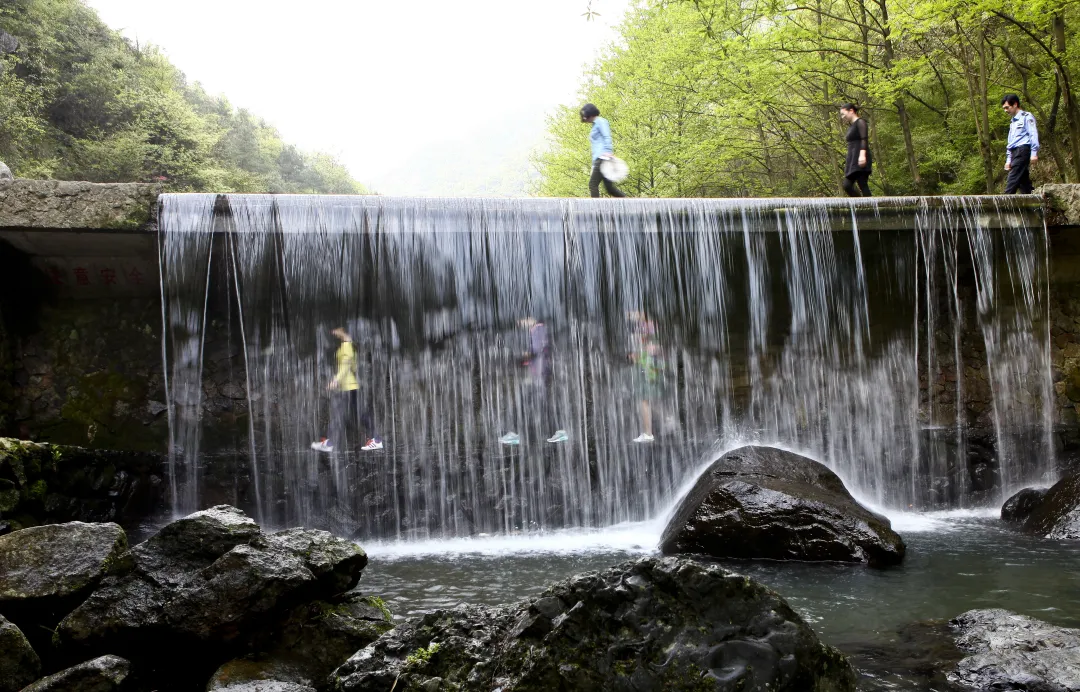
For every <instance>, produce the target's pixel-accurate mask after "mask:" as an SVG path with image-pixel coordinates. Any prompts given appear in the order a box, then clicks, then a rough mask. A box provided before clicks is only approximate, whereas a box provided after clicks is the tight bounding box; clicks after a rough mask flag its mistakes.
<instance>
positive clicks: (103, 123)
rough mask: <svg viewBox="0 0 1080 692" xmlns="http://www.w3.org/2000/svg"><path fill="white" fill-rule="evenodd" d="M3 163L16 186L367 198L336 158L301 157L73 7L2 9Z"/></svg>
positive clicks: (32, 0) (44, 0)
mask: <svg viewBox="0 0 1080 692" xmlns="http://www.w3.org/2000/svg"><path fill="white" fill-rule="evenodd" d="M177 11H182V10H181V9H180V8H179V6H178V10H177ZM0 160H3V161H5V162H6V163H7V164H8V165H9V166H11V168H12V169H13V170H14V172H15V174H16V175H17V176H19V177H24V178H58V179H63V180H90V181H96V182H120V181H138V182H152V181H159V182H162V183H164V184H165V185H166V186H167V187H168V188H169V189H172V190H177V191H215V192H318V193H362V192H363V191H364V190H363V188H362V187H361V186H360V185H359V184H358V183H357V182H356V181H354V180H353V179H352V178H351V177H350V175H349V172H348V171H347V170H346V169H345V168H344V166H342V165H341V164H339V163H338V162H337V161H335V160H334V159H333V158H332V157H330V156H327V155H325V154H318V153H307V152H302V151H299V150H298V149H297V148H296V147H294V146H292V145H290V144H286V143H285V142H283V141H282V140H281V136H280V135H279V134H278V132H277V130H275V129H274V128H273V127H271V126H270V125H268V124H266V123H265V122H264V121H263V120H261V119H260V118H259V117H257V116H255V115H253V114H251V113H249V112H247V111H245V110H243V109H236V108H233V106H231V105H230V104H229V102H228V101H227V100H226V99H225V98H224V97H223V96H213V95H210V94H207V93H206V92H205V91H203V89H202V88H201V87H200V86H199V85H198V84H197V83H195V84H190V83H188V82H187V80H186V79H185V77H184V75H183V74H182V73H181V72H180V71H179V70H178V69H177V68H176V67H174V66H173V65H172V64H171V63H170V62H169V61H168V60H167V59H166V58H165V56H163V55H162V54H161V53H160V52H159V51H158V50H156V49H155V48H153V47H148V46H139V45H135V44H133V43H132V42H130V41H128V40H126V39H125V38H123V37H122V36H121V35H120V34H119V33H118V32H115V31H112V30H111V29H109V28H108V27H106V26H105V25H104V24H103V23H102V22H101V20H100V19H99V18H98V16H97V13H96V12H94V11H93V10H92V9H90V8H88V7H87V6H86V5H84V4H83V3H82V2H81V0H0Z"/></svg>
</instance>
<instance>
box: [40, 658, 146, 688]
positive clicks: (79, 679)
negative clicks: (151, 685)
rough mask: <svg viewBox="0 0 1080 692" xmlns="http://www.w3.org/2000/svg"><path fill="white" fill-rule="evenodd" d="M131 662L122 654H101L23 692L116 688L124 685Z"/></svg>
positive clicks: (45, 679)
mask: <svg viewBox="0 0 1080 692" xmlns="http://www.w3.org/2000/svg"><path fill="white" fill-rule="evenodd" d="M130 675H131V663H129V662H128V661H125V660H124V659H122V658H120V657H119V656H101V657H100V658H95V659H93V660H91V661H87V662H86V663H80V664H79V665H77V666H72V667H71V668H68V669H66V670H62V671H60V672H59V673H56V674H55V675H50V676H49V677H47V678H42V679H41V680H38V681H37V682H35V683H34V684H32V685H30V686H29V687H27V688H25V689H23V691H22V692H114V691H115V690H122V689H124V683H125V682H126V681H128V679H129V677H130Z"/></svg>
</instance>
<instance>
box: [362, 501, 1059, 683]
mask: <svg viewBox="0 0 1080 692" xmlns="http://www.w3.org/2000/svg"><path fill="white" fill-rule="evenodd" d="M892 519H893V526H894V528H895V529H896V530H897V531H898V532H899V533H900V534H901V535H902V536H903V537H904V540H905V542H906V543H907V546H908V552H907V558H906V559H905V561H904V564H903V565H902V566H900V567H896V568H892V569H886V570H872V569H867V568H863V567H858V566H852V565H840V564H811V563H779V562H726V563H725V564H726V565H728V566H729V567H730V568H731V569H733V570H735V571H738V572H741V573H743V574H746V575H749V576H751V577H753V578H755V579H757V580H759V581H761V582H763V583H765V584H767V585H769V586H771V587H773V588H774V589H776V590H777V591H778V592H779V593H780V594H782V595H783V596H784V597H785V598H786V599H787V601H788V602H789V603H790V604H791V605H792V607H794V608H795V609H796V610H797V611H799V613H801V614H802V615H803V617H805V618H806V620H807V621H808V622H809V623H810V625H811V626H812V627H813V628H814V630H815V631H816V632H817V633H818V634H819V635H820V636H821V637H822V639H823V640H824V641H826V642H828V643H830V644H833V645H835V646H837V647H839V648H840V649H841V650H843V651H844V652H845V653H847V654H848V655H849V656H850V657H851V659H852V662H853V663H854V665H855V666H856V668H857V669H858V670H859V673H860V680H861V683H860V688H861V689H865V690H894V689H895V690H942V689H945V688H944V687H942V686H941V684H940V680H936V681H935V679H934V676H933V675H931V674H930V673H929V672H928V670H927V667H928V666H930V665H931V662H930V659H932V658H933V657H934V656H935V655H936V654H935V653H934V652H933V651H931V649H932V648H933V647H934V646H935V645H940V644H941V640H940V638H935V637H934V636H933V635H934V633H935V632H940V631H941V628H940V627H938V628H933V627H930V628H927V627H920V626H915V627H913V625H916V623H924V622H926V621H928V620H939V621H941V620H947V619H948V618H951V617H954V616H956V615H959V614H960V613H962V612H964V611H966V610H970V609H972V608H1006V609H1008V610H1012V611H1016V612H1019V613H1024V614H1027V615H1031V616H1034V617H1037V618H1040V619H1043V620H1047V621H1049V622H1052V623H1055V624H1059V625H1065V626H1072V627H1078V626H1080V544H1078V543H1076V542H1072V543H1067V542H1055V541H1045V540H1038V539H1033V538H1030V537H1027V536H1021V535H1018V534H1016V533H1014V532H1012V531H1010V530H1008V529H1006V528H1005V527H1004V526H1002V524H1001V523H1000V522H999V521H998V520H997V519H996V518H995V517H994V516H992V515H990V514H989V513H985V512H984V513H970V512H962V513H941V514H920V515H905V514H901V515H893V517H892ZM658 532H659V529H658V526H657V525H656V524H654V523H642V524H633V525H623V526H618V527H613V528H611V529H607V530H603V531H597V532H591V533H581V532H577V533H561V532H555V533H550V534H546V535H540V536H519V537H513V536H511V537H501V536H500V537H490V538H485V537H481V538H476V539H463V540H458V541H437V542H436V541H433V542H428V543H405V544H373V545H368V546H365V547H366V548H367V549H368V552H369V555H370V556H371V562H370V564H369V565H368V567H367V569H365V571H364V577H363V579H362V580H361V584H360V587H361V589H362V590H363V591H365V592H366V593H372V594H378V595H380V596H382V597H383V598H385V599H386V601H387V603H388V604H389V605H390V608H391V610H393V611H394V613H395V614H396V615H397V616H398V617H406V616H411V615H416V614H420V613H423V612H426V611H431V610H435V609H439V608H445V607H451V606H453V605H455V604H457V603H461V602H467V603H482V604H501V603H509V602H513V601H516V600H518V599H522V598H525V597H528V596H531V595H535V594H538V593H539V592H540V591H541V590H542V589H543V588H544V586H545V585H547V584H548V583H550V582H553V581H556V580H559V579H562V578H564V577H567V576H569V575H571V574H575V573H578V572H583V571H588V570H595V569H603V568H606V567H609V566H612V565H615V564H617V563H619V562H622V561H624V560H629V559H633V558H635V557H640V556H643V555H648V554H652V553H653V552H654V550H653V547H654V546H655V545H656V543H657V541H658Z"/></svg>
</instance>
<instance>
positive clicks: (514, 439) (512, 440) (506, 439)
mask: <svg viewBox="0 0 1080 692" xmlns="http://www.w3.org/2000/svg"><path fill="white" fill-rule="evenodd" d="M499 442H501V443H502V444H504V445H519V444H521V437H520V436H519V435H518V434H517V433H516V432H508V433H506V434H505V435H503V436H502V437H500V438H499Z"/></svg>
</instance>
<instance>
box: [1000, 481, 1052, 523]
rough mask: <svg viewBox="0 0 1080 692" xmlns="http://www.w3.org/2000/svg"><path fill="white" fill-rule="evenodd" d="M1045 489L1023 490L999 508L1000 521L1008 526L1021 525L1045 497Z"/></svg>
mask: <svg viewBox="0 0 1080 692" xmlns="http://www.w3.org/2000/svg"><path fill="white" fill-rule="evenodd" d="M1046 492H1047V489H1046V488H1024V489H1023V490H1021V491H1020V492H1018V493H1016V494H1015V495H1013V496H1012V497H1010V498H1009V499H1008V500H1006V501H1005V504H1003V505H1002V506H1001V520H1002V521H1004V522H1006V523H1008V524H1022V523H1024V521H1025V520H1026V519H1027V518H1028V517H1029V516H1031V513H1032V512H1034V511H1035V508H1036V507H1038V506H1039V505H1040V504H1042V501H1043V498H1045V497H1046Z"/></svg>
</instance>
